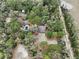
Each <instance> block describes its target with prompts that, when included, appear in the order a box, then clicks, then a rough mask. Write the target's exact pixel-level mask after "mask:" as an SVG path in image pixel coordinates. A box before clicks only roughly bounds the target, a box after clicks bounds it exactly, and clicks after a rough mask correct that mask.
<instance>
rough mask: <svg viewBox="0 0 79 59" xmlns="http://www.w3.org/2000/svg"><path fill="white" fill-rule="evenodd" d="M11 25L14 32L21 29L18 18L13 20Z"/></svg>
mask: <svg viewBox="0 0 79 59" xmlns="http://www.w3.org/2000/svg"><path fill="white" fill-rule="evenodd" d="M9 25H10V28H11V30H12V32H17V31H19V30H20V27H21V25H20V23H19V22H18V21H17V20H13V21H11V23H10V24H9Z"/></svg>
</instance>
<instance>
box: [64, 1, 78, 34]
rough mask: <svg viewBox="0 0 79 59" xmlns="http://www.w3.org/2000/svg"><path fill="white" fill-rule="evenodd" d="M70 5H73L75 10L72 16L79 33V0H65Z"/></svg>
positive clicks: (72, 11) (71, 12)
mask: <svg viewBox="0 0 79 59" xmlns="http://www.w3.org/2000/svg"><path fill="white" fill-rule="evenodd" d="M65 1H67V2H68V3H70V4H72V5H73V9H72V10H71V11H70V14H71V15H72V16H73V18H74V19H75V20H74V23H75V25H76V26H77V27H76V28H77V30H78V32H79V0H65Z"/></svg>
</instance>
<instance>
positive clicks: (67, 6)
mask: <svg viewBox="0 0 79 59" xmlns="http://www.w3.org/2000/svg"><path fill="white" fill-rule="evenodd" d="M60 3H61V4H60V6H61V7H62V8H64V9H66V10H68V11H70V10H71V9H72V8H73V6H72V5H71V4H69V3H67V2H66V1H64V0H60Z"/></svg>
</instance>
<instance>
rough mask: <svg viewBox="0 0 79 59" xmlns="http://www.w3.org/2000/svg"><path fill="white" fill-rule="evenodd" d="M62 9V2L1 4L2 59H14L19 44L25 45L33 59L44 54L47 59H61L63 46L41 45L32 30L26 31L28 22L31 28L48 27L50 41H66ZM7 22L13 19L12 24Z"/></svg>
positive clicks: (20, 0)
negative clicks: (13, 54)
mask: <svg viewBox="0 0 79 59" xmlns="http://www.w3.org/2000/svg"><path fill="white" fill-rule="evenodd" d="M2 4H3V5H4V6H3V5H2ZM58 8H59V1H58V0H42V1H41V2H36V1H33V0H4V1H3V0H2V1H1V4H0V10H1V11H0V47H1V48H0V59H12V49H14V48H15V47H16V45H17V43H18V44H24V45H25V47H26V48H27V49H28V52H29V55H31V57H37V55H39V51H40V53H41V55H42V57H43V59H57V58H56V56H59V54H60V55H61V50H62V47H61V46H60V45H58V44H56V45H53V44H52V45H50V44H48V43H47V42H44V41H43V42H41V43H40V42H39V40H38V38H37V36H36V35H33V32H32V31H31V30H32V29H31V30H30V29H29V31H24V27H25V25H26V24H25V23H27V21H28V23H29V24H28V26H29V27H30V28H31V27H32V25H35V24H36V25H37V27H39V26H40V25H42V26H43V25H44V26H46V27H47V29H46V31H45V33H46V36H47V37H48V38H56V39H59V38H62V37H63V35H64V32H63V29H64V27H63V25H62V21H61V19H60V15H59V9H58ZM7 18H10V19H11V22H6V21H7V20H8V19H7ZM26 20H27V21H26ZM24 22H25V23H24ZM35 29H36V28H34V30H35ZM37 32H39V30H37ZM39 46H40V47H39ZM40 48H42V50H41V49H40ZM59 57H60V56H59ZM36 59H38V58H36Z"/></svg>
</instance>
